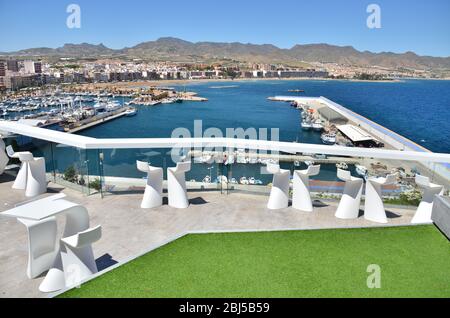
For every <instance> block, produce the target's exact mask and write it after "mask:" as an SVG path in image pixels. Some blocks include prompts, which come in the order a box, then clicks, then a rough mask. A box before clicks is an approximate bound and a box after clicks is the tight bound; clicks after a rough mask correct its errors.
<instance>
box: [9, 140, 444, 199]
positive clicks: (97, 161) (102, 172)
mask: <svg viewBox="0 0 450 318" xmlns="http://www.w3.org/2000/svg"><path fill="white" fill-rule="evenodd" d="M5 141H6V144H7V145H9V144H11V145H13V148H14V149H15V151H25V150H26V151H31V152H33V154H34V155H35V156H36V157H45V159H46V171H47V176H48V180H49V181H52V182H54V183H55V184H58V185H61V186H63V187H69V188H71V189H75V190H77V191H80V192H82V193H83V194H85V195H91V194H96V193H99V194H101V195H117V194H121V193H128V192H142V191H143V189H144V186H145V182H146V181H145V178H146V175H145V174H144V173H142V172H140V171H138V170H137V167H136V160H140V161H145V162H148V163H150V165H152V166H156V167H162V168H163V171H164V180H167V168H169V167H174V166H175V165H176V162H177V161H179V160H185V161H188V160H189V161H191V163H192V166H191V170H190V171H189V172H187V173H186V185H187V189H188V191H218V192H221V193H224V194H227V193H233V192H248V193H254V194H263V195H267V194H268V193H269V192H270V189H271V183H272V178H273V176H272V175H271V174H268V173H267V172H266V170H265V169H264V167H265V166H266V164H268V163H278V164H280V167H281V169H287V170H290V172H291V178H292V174H293V171H294V170H304V169H307V168H308V166H310V165H320V166H321V168H320V173H319V174H318V175H315V176H311V177H310V191H311V193H312V196H313V197H314V198H316V199H322V200H337V199H339V198H340V196H341V194H342V191H343V187H344V181H342V180H340V179H339V178H338V177H337V169H338V168H339V169H344V170H348V171H350V172H351V175H352V176H354V177H360V178H363V179H368V178H373V177H385V176H387V175H388V174H392V173H395V174H396V176H397V177H396V178H397V179H396V180H397V181H396V183H395V184H390V185H387V186H385V187H383V188H382V194H383V198H384V200H385V202H386V203H388V204H393V205H411V206H414V205H417V204H418V203H419V201H420V195H421V194H420V193H421V192H420V191H419V189H418V187H417V185H416V184H415V175H416V174H421V175H424V176H427V177H429V179H430V182H432V183H435V184H439V185H443V186H444V188H445V189H446V191H448V189H450V168H449V166H450V165H449V164H448V163H446V162H444V163H439V162H431V161H430V162H429V161H411V160H401V159H383V158H377V157H376V154H377V152H376V150H375V151H374V152H373V157H368V156H365V157H355V156H338V155H323V154H318V153H283V152H280V153H279V154H278V153H270V152H266V151H264V152H263V151H260V152H257V151H255V150H248V149H242V148H228V149H225V150H220V151H216V150H215V149H213V150H208V151H204V150H203V148H198V147H196V148H188V149H183V150H181V151H180V152H179V153H178V154H177V155H175V156H174V154H173V150H172V148H112V149H81V148H78V147H73V146H67V145H65V144H60V143H54V142H49V141H44V140H40V139H36V138H30V137H26V136H21V135H13V136H12V137H8V138H6V140H5ZM381 157H386V156H385V155H384V156H381ZM16 161H17V160H16ZM10 163H15V164H20V163H19V162H14V161H11V162H10ZM291 186H292V180H291ZM163 187H164V188H165V189H166V188H167V184H166V181H164V185H163ZM446 193H448V192H446Z"/></svg>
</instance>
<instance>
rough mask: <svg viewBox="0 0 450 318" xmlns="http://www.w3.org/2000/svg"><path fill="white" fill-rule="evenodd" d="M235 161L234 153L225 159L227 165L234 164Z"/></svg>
mask: <svg viewBox="0 0 450 318" xmlns="http://www.w3.org/2000/svg"><path fill="white" fill-rule="evenodd" d="M233 163H234V154H232V153H231V154H230V155H229V156H228V157H227V160H226V161H225V163H224V164H226V165H232V164H233Z"/></svg>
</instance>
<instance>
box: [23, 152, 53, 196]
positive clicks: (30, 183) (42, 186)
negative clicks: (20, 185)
mask: <svg viewBox="0 0 450 318" xmlns="http://www.w3.org/2000/svg"><path fill="white" fill-rule="evenodd" d="M22 156H27V155H20V158H21V157H22ZM45 192H47V178H46V176H45V159H44V158H34V159H33V160H32V161H30V162H29V169H28V176H27V188H26V190H25V196H27V197H34V196H37V195H40V194H43V193H45Z"/></svg>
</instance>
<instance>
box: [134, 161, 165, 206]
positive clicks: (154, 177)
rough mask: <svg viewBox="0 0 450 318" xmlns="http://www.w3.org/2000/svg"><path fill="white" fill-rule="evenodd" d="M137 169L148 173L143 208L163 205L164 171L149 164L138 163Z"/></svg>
mask: <svg viewBox="0 0 450 318" xmlns="http://www.w3.org/2000/svg"><path fill="white" fill-rule="evenodd" d="M136 165H137V169H138V170H139V171H142V172H145V173H147V184H146V186H145V192H144V198H143V199H142V203H141V208H143V209H150V208H155V207H158V206H161V205H162V202H163V198H162V184H163V169H162V168H158V167H152V166H150V165H149V164H148V163H147V162H143V161H136Z"/></svg>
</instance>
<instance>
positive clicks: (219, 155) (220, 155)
mask: <svg viewBox="0 0 450 318" xmlns="http://www.w3.org/2000/svg"><path fill="white" fill-rule="evenodd" d="M231 153H232V154H233V155H234V156H235V157H236V156H237V155H238V152H236V151H233V152H231ZM225 155H227V156H229V155H230V152H227V151H224V152H217V151H201V150H192V151H190V152H188V156H190V157H194V158H198V157H202V156H212V157H214V159H215V160H219V161H224V160H225V157H224V156H225ZM245 157H246V158H249V159H250V158H252V159H261V160H270V159H272V160H277V161H280V162H295V161H299V162H304V161H314V162H315V163H317V164H335V163H338V162H344V163H346V164H358V163H359V162H360V160H357V159H356V158H351V157H336V156H327V157H326V158H317V157H314V156H308V155H287V154H274V153H257V152H256V151H253V152H252V151H250V152H247V153H245Z"/></svg>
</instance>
